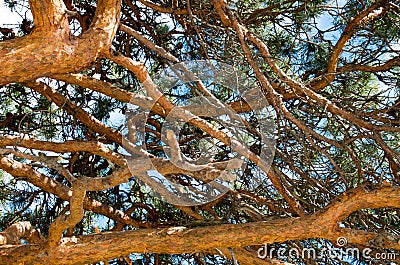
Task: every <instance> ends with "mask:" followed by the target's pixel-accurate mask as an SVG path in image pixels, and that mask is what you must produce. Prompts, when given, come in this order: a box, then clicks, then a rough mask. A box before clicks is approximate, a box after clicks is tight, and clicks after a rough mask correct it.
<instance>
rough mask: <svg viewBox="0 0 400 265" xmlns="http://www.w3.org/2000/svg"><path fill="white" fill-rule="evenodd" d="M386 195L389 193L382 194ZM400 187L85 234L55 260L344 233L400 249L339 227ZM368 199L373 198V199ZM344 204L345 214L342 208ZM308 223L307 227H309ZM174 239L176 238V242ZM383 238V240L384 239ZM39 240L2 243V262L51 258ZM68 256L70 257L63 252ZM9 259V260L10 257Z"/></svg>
mask: <svg viewBox="0 0 400 265" xmlns="http://www.w3.org/2000/svg"><path fill="white" fill-rule="evenodd" d="M381 198H385V199H384V200H381ZM399 201H400V188H399V187H381V188H377V189H374V190H371V189H369V188H368V187H367V186H363V187H360V188H357V189H355V190H352V191H349V192H346V193H344V194H342V195H341V196H339V197H338V198H337V200H336V201H335V202H334V203H332V204H330V205H328V206H327V207H326V209H324V210H322V211H320V212H317V213H315V214H313V215H311V216H306V217H300V218H286V219H278V220H274V221H270V222H266V221H265V222H254V223H245V224H236V225H233V224H226V225H219V226H210V227H198V228H193V229H180V230H179V231H180V232H175V233H171V232H170V231H171V230H168V229H163V230H159V229H144V230H139V231H124V232H119V233H102V234H96V235H88V236H82V237H80V238H79V239H78V241H77V243H76V244H73V245H71V246H64V247H62V248H59V249H58V250H56V251H55V252H54V255H52V257H51V258H52V262H53V264H60V263H63V264H74V262H77V261H79V262H82V263H93V262H96V261H99V260H107V259H111V258H114V257H116V256H123V255H126V254H129V253H132V252H133V253H149V252H150V253H167V254H178V253H190V252H195V251H207V250H210V249H215V248H227V247H231V248H241V247H245V246H251V245H260V244H264V243H265V244H271V243H275V242H285V241H288V240H301V239H308V238H324V239H327V240H331V241H336V240H337V238H338V237H339V236H345V237H346V238H347V240H348V242H349V243H350V244H353V243H354V244H360V245H364V246H369V247H372V248H374V247H377V246H376V244H375V243H376V242H377V241H379V242H380V243H381V246H380V247H382V248H392V249H396V250H400V244H399V242H398V240H399V238H396V237H394V236H391V237H389V236H386V237H385V240H383V241H382V240H381V238H380V237H382V234H376V233H369V232H363V231H358V230H348V229H342V228H339V227H338V221H341V220H339V219H338V216H341V217H340V218H344V217H345V216H347V215H348V214H349V213H350V212H354V211H357V210H360V209H363V208H364V207H365V206H366V207H368V208H380V207H386V208H390V207H397V208H398V207H400V204H399ZM368 203H369V204H368ZM343 209H345V214H342V213H341V212H340V211H342V210H343ZM305 228H306V229H305ZM171 242H174V244H171ZM382 242H383V243H382ZM43 253H44V250H42V249H41V248H40V247H39V246H34V245H33V246H20V247H13V248H9V247H6V248H4V247H3V248H0V263H5V264H8V263H9V262H10V261H11V260H13V259H16V258H18V260H19V261H20V262H26V263H28V262H37V263H46V261H47V259H48V258H50V257H48V256H46V254H43ZM65 256H68V257H69V259H68V260H65V259H64V257H65ZM7 262H8V263H7Z"/></svg>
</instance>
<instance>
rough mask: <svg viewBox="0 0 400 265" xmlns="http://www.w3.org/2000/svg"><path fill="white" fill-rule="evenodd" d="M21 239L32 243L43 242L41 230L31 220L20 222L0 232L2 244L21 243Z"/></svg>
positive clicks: (0, 242) (0, 243)
mask: <svg viewBox="0 0 400 265" xmlns="http://www.w3.org/2000/svg"><path fill="white" fill-rule="evenodd" d="M21 239H24V240H26V241H27V242H29V243H30V244H40V243H42V242H43V239H42V236H41V235H40V232H39V231H38V230H36V229H35V228H34V227H33V226H32V225H31V223H30V222H18V223H15V224H13V225H11V226H9V227H8V228H7V229H5V230H4V231H3V232H0V245H21V244H22V243H21Z"/></svg>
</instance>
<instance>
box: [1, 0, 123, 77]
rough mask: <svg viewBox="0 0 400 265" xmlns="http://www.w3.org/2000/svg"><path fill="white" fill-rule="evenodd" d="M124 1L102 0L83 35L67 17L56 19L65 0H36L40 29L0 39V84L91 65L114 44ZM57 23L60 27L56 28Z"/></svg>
mask: <svg viewBox="0 0 400 265" xmlns="http://www.w3.org/2000/svg"><path fill="white" fill-rule="evenodd" d="M42 2H43V3H42ZM120 3H121V0H99V1H98V4H97V11H96V19H95V21H94V22H93V24H92V26H91V28H90V29H89V30H87V31H86V32H84V33H83V34H82V35H81V36H80V37H79V38H72V37H71V36H70V31H69V27H68V20H67V19H64V20H65V23H61V24H60V23H58V22H56V21H53V20H52V19H53V17H54V16H55V15H54V14H55V13H56V14H57V19H58V17H59V16H60V14H61V13H62V14H63V15H64V12H65V10H66V9H65V6H64V4H63V3H62V2H61V1H55V0H54V1H49V0H46V1H33V0H32V1H31V4H32V5H33V14H34V17H35V19H36V20H39V21H38V23H39V28H38V31H36V30H34V32H33V33H32V34H30V35H28V36H25V37H23V38H18V39H13V40H11V41H4V42H1V43H0V64H1V65H2V67H1V68H0V85H6V84H9V83H13V82H20V83H21V82H24V81H28V80H35V79H37V78H39V77H43V76H51V75H52V74H60V73H70V72H79V71H82V70H84V69H86V68H87V67H89V66H90V64H91V63H93V62H94V61H95V60H96V59H97V58H99V57H101V56H102V55H103V54H105V53H107V52H108V50H109V49H110V47H111V43H112V40H113V38H114V35H115V32H116V30H117V28H118V25H119V15H120ZM57 8H58V10H56V9H57ZM60 8H61V10H60ZM46 12H50V21H51V22H50V21H49V20H47V19H45V18H47V14H45V13H46ZM43 16H44V17H43ZM57 19H56V20H57ZM35 23H36V21H35ZM49 23H51V25H50V24H49ZM53 24H54V25H58V27H56V28H52V25H53ZM88 43H90V44H89V45H88Z"/></svg>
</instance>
